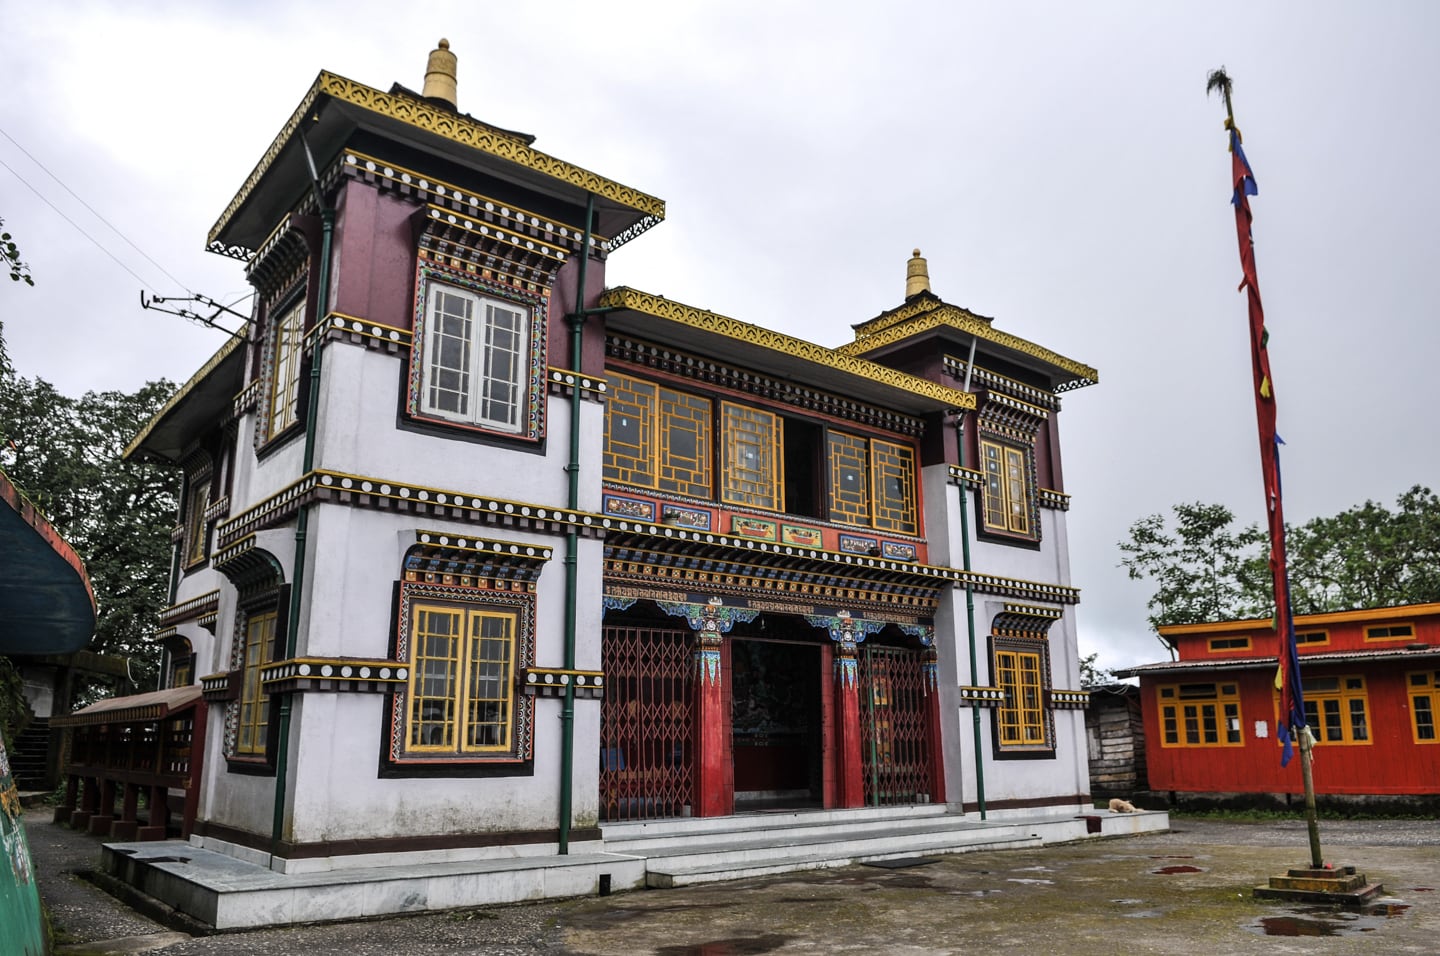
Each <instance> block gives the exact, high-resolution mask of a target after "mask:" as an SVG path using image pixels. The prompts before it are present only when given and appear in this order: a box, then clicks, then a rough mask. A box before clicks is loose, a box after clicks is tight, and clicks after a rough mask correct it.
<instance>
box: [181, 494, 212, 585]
mask: <svg viewBox="0 0 1440 956" xmlns="http://www.w3.org/2000/svg"><path fill="white" fill-rule="evenodd" d="M208 507H210V478H209V476H208V475H207V476H205V477H203V478H202V477H199V476H196V477H192V478H191V479H190V488H189V490H188V494H187V495H186V497H185V566H186V567H187V568H191V567H194V566H195V565H197V564H200V563H202V562H204V560H205V559H206V558H207V557H208V556H209V554H210V550H209V537H210V536H209V534H208V533H207V532H208V531H209V526H208V524H207V523H206V521H205V509H206V508H208Z"/></svg>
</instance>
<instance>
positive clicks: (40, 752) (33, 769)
mask: <svg viewBox="0 0 1440 956" xmlns="http://www.w3.org/2000/svg"><path fill="white" fill-rule="evenodd" d="M49 754H50V721H48V720H46V719H45V718H43V717H35V718H32V719H31V721H30V723H29V724H27V725H26V727H25V731H24V733H22V734H20V735H19V736H17V737H16V738H15V739H14V740H13V741H11V742H10V773H11V775H12V776H13V777H14V778H15V786H16V787H18V788H19V789H20V790H22V791H26V790H52V789H54V786H55V784H54V782H53V781H52V780H50V779H48V776H49V775H48V774H47V773H46V764H47V761H48V758H49Z"/></svg>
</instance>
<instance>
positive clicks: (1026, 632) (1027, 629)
mask: <svg viewBox="0 0 1440 956" xmlns="http://www.w3.org/2000/svg"><path fill="white" fill-rule="evenodd" d="M1057 599H1059V598H1057ZM1064 616H1065V609H1064V608H1059V607H1046V606H1044V605H1036V604H1020V603H1018V602H1014V603H1012V602H1009V601H1007V602H1005V604H1004V606H1003V607H1002V608H1001V610H1000V613H999V614H997V615H995V620H994V621H993V622H992V623H991V628H992V630H993V631H994V633H996V634H999V635H1003V636H1007V637H1032V638H1044V637H1045V636H1046V634H1048V633H1049V631H1050V625H1052V624H1054V623H1055V622H1056V621H1058V620H1060V619H1061V618H1062V617H1064Z"/></svg>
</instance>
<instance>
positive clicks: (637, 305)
mask: <svg viewBox="0 0 1440 956" xmlns="http://www.w3.org/2000/svg"><path fill="white" fill-rule="evenodd" d="M599 305H600V307H601V308H615V309H630V310H631V311H634V312H640V313H643V314H645V315H653V316H655V317H656V318H660V319H668V320H669V321H671V322H678V323H679V324H681V325H685V326H689V327H690V328H693V329H700V330H702V331H705V332H710V333H712V334H715V335H722V336H725V337H726V338H731V339H734V340H736V341H738V342H746V343H748V344H751V345H759V346H761V347H763V348H767V349H771V350H774V351H776V352H783V353H784V354H786V355H789V356H792V357H794V358H798V359H804V360H806V361H809V362H814V363H816V364H818V365H826V366H830V367H831V368H836V369H839V370H841V371H843V372H848V373H850V374H851V375H856V376H858V377H860V378H864V379H869V380H870V381H873V382H879V383H881V384H883V385H888V386H890V387H892V388H898V389H902V390H904V391H907V392H912V393H914V394H916V395H923V396H925V397H927V398H933V399H935V400H936V401H939V402H943V403H945V404H946V405H948V406H949V407H950V408H955V409H963V410H967V411H968V410H972V409H974V408H975V396H974V395H971V394H970V393H969V392H965V391H961V390H960V389H958V388H950V387H948V386H945V385H941V384H939V383H937V382H931V381H929V380H928V379H923V378H920V377H918V376H915V375H909V374H907V373H905V372H900V371H897V370H895V369H892V368H887V367H885V366H884V365H880V364H878V363H876V362H872V361H870V360H869V359H863V358H859V357H857V356H854V355H847V354H845V353H844V352H841V351H839V350H837V349H831V348H826V347H825V346H823V345H816V344H815V343H814V342H807V341H805V340H804V339H797V338H795V337H794V336H790V335H785V334H784V333H783V332H772V331H771V330H770V329H764V328H761V327H760V326H758V325H751V324H750V323H748V322H741V321H740V320H739V319H732V318H729V317H727V316H723V315H719V314H718V313H715V312H706V311H705V310H704V309H697V308H695V307H694V306H689V305H685V304H683V303H680V302H674V301H672V300H670V299H666V298H664V297H663V296H658V295H652V294H651V293H649V292H641V291H640V290H638V289H631V288H629V287H628V286H621V287H619V288H616V289H608V290H606V291H605V292H604V293H603V294H602V295H601V296H600V302H599Z"/></svg>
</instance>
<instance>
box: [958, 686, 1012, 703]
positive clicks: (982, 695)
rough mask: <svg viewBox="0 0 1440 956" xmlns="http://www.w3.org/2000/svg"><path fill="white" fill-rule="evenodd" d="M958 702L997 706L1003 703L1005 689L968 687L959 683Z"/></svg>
mask: <svg viewBox="0 0 1440 956" xmlns="http://www.w3.org/2000/svg"><path fill="white" fill-rule="evenodd" d="M957 689H958V690H959V691H960V702H961V703H962V704H966V705H969V706H971V707H999V706H1001V705H1002V704H1004V703H1005V691H1004V689H1003V688H1000V687H969V686H966V685H963V684H962V685H961V686H960V687H959V688H957Z"/></svg>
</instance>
